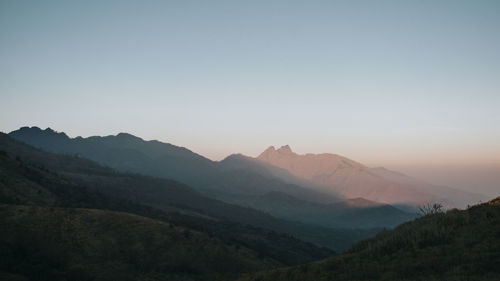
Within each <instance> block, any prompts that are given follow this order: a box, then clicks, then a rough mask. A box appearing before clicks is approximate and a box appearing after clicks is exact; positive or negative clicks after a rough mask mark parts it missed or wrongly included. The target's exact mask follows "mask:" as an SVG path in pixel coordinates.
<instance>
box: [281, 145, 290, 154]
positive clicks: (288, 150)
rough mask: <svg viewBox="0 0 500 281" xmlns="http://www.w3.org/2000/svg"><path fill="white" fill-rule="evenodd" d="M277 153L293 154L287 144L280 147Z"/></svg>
mask: <svg viewBox="0 0 500 281" xmlns="http://www.w3.org/2000/svg"><path fill="white" fill-rule="evenodd" d="M277 151H278V152H280V153H286V154H290V153H293V151H292V149H291V148H290V146H289V145H288V144H287V145H284V146H282V147H280V148H279V149H278V150H277Z"/></svg>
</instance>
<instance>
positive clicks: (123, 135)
mask: <svg viewBox="0 0 500 281" xmlns="http://www.w3.org/2000/svg"><path fill="white" fill-rule="evenodd" d="M116 137H117V138H119V139H123V140H142V139H141V138H139V137H136V136H134V135H132V134H129V133H119V134H118V135H116Z"/></svg>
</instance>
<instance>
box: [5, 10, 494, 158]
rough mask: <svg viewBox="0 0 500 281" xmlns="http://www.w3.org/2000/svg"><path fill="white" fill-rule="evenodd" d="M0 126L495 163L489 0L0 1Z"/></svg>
mask: <svg viewBox="0 0 500 281" xmlns="http://www.w3.org/2000/svg"><path fill="white" fill-rule="evenodd" d="M0 97H1V102H0V130H1V131H4V132H8V131H11V130H14V129H17V128H19V127H20V126H25V125H29V126H39V127H42V128H45V127H51V128H53V129H55V130H58V131H65V132H67V133H68V134H69V135H70V136H79V135H81V136H89V135H109V134H116V133H118V132H130V133H133V134H135V135H138V136H141V137H143V138H145V139H158V140H161V141H165V142H170V143H173V144H176V145H181V146H185V147H188V148H190V149H192V150H194V151H195V152H198V153H201V154H203V155H205V156H207V157H210V158H212V159H221V158H223V157H225V156H227V155H228V154H230V153H234V152H241V153H244V154H247V155H251V156H255V155H257V154H259V153H260V152H261V151H263V150H264V149H265V148H266V147H268V146H269V145H275V146H280V145H284V144H290V145H291V147H292V148H293V149H294V150H295V151H297V152H299V153H306V152H314V153H318V152H332V153H337V154H341V155H344V156H347V157H349V158H352V159H355V160H357V161H360V162H364V163H367V164H373V165H418V164H436V165H437V164H439V165H441V164H450V163H452V164H456V163H468V164H470V163H476V164H478V163H481V164H484V163H498V162H500V1H480V0H474V1H459V0H450V1H438V0H428V1H425V0H418V1H417V0H415V1H401V0H394V1H372V0H368V1H352V0H349V1H189V0H182V1H105V0H100V1H19V0H15V1H5V0H0Z"/></svg>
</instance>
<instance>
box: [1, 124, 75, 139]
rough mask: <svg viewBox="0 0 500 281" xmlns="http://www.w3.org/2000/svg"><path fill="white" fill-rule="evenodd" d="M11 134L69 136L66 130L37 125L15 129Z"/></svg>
mask: <svg viewBox="0 0 500 281" xmlns="http://www.w3.org/2000/svg"><path fill="white" fill-rule="evenodd" d="M10 134H13V135H28V136H43V135H44V136H50V137H59V138H65V139H66V138H69V137H68V135H66V134H65V133H64V132H57V131H54V130H52V129H51V128H50V127H47V128H46V129H45V130H42V129H40V128H39V127H37V126H32V127H28V126H25V127H21V128H19V130H16V131H13V132H11V133H10Z"/></svg>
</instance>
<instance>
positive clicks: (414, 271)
mask: <svg viewBox="0 0 500 281" xmlns="http://www.w3.org/2000/svg"><path fill="white" fill-rule="evenodd" d="M499 265H500V197H499V198H497V199H495V200H492V201H490V202H489V203H485V204H481V205H476V206H473V207H471V208H469V209H467V210H463V211H459V210H456V209H455V210H450V211H448V212H446V213H440V214H434V215H427V216H425V217H422V218H419V219H416V220H414V221H411V222H408V223H405V224H403V225H401V226H399V227H397V228H396V229H394V230H391V231H385V232H382V233H380V234H379V235H377V236H376V237H374V238H372V239H368V240H365V241H362V242H359V243H357V244H355V245H354V246H353V247H352V248H351V249H350V250H349V251H348V252H346V253H344V254H342V255H339V256H336V257H333V258H329V259H326V260H323V261H320V262H316V263H310V264H305V265H300V266H296V267H291V268H284V269H278V270H273V271H268V272H262V273H258V274H255V275H252V276H248V277H246V278H242V279H241V280H247V281H248V280H259V281H266V280H269V281H271V280H272V281H279V280H287V281H289V280H290V281H292V280H499V279H498V278H499V276H500V266H499Z"/></svg>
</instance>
